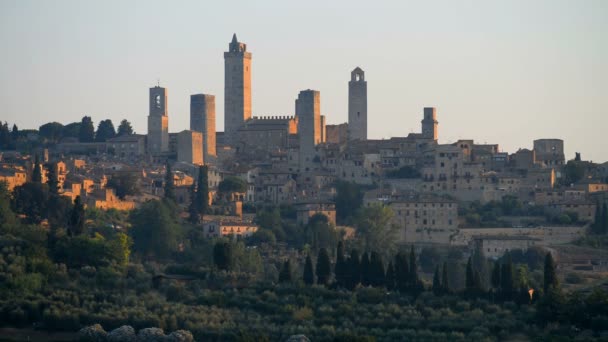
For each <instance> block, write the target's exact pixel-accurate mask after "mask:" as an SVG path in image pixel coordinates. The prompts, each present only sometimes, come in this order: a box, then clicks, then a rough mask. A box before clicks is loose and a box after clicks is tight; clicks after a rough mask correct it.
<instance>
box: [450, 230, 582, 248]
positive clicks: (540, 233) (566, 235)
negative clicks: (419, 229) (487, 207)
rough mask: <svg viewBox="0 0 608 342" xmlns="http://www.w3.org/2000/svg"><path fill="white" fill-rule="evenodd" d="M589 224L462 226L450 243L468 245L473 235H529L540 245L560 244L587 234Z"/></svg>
mask: <svg viewBox="0 0 608 342" xmlns="http://www.w3.org/2000/svg"><path fill="white" fill-rule="evenodd" d="M586 230H587V226H581V227H571V226H569V227H537V228H461V229H458V234H456V235H454V236H453V237H452V238H451V240H450V244H451V245H455V246H467V245H469V243H470V242H471V240H472V238H473V236H504V237H514V236H518V237H529V238H533V239H538V243H537V244H538V245H545V246H546V245H559V244H565V243H569V242H572V241H574V240H577V239H579V238H581V237H583V236H584V235H585V232H586Z"/></svg>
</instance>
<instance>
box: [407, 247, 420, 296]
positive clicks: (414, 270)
mask: <svg viewBox="0 0 608 342" xmlns="http://www.w3.org/2000/svg"><path fill="white" fill-rule="evenodd" d="M409 269H410V277H409V285H410V287H411V288H412V291H414V292H417V291H419V290H420V289H419V287H420V280H419V278H418V263H417V262H416V253H415V252H414V246H412V248H411V249H410V267H409Z"/></svg>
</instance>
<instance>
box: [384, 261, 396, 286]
mask: <svg viewBox="0 0 608 342" xmlns="http://www.w3.org/2000/svg"><path fill="white" fill-rule="evenodd" d="M385 279H386V280H385V285H386V288H387V289H388V290H390V291H392V290H394V289H395V267H394V266H393V262H392V261H389V263H388V267H387V268H386V278H385Z"/></svg>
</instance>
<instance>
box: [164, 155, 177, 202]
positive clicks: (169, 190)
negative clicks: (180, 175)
mask: <svg viewBox="0 0 608 342" xmlns="http://www.w3.org/2000/svg"><path fill="white" fill-rule="evenodd" d="M166 169H167V171H166V173H165V198H166V199H170V200H172V201H175V185H174V184H173V172H171V164H170V163H169V161H167V166H166Z"/></svg>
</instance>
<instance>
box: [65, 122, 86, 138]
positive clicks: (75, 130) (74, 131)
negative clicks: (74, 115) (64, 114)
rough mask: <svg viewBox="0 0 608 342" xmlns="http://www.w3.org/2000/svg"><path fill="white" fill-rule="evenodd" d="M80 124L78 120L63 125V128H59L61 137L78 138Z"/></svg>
mask: <svg viewBox="0 0 608 342" xmlns="http://www.w3.org/2000/svg"><path fill="white" fill-rule="evenodd" d="M80 126H82V124H81V123H80V122H72V123H69V124H67V125H65V126H63V130H61V135H62V137H64V138H76V139H78V138H79V137H80Z"/></svg>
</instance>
